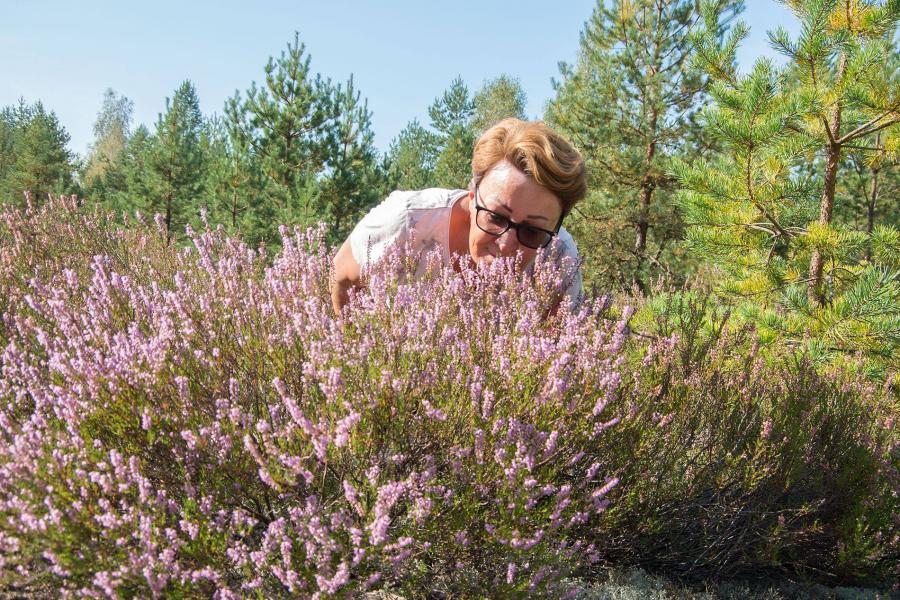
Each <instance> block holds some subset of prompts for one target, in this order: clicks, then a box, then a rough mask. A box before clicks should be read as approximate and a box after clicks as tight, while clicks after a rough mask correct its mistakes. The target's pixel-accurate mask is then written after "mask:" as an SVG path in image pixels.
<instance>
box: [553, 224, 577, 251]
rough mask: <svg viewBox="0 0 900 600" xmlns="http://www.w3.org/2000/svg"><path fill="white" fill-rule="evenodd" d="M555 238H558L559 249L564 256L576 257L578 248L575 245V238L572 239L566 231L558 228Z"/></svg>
mask: <svg viewBox="0 0 900 600" xmlns="http://www.w3.org/2000/svg"><path fill="white" fill-rule="evenodd" d="M557 237H558V238H559V244H560V247H561V248H560V249H561V250H562V253H563V255H564V256H578V246H577V245H576V244H575V238H573V237H572V234H571V233H569V232H568V231H566V228H565V227H560V228H559V233H558V234H557Z"/></svg>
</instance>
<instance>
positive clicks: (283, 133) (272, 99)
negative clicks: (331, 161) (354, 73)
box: [225, 34, 337, 242]
mask: <svg viewBox="0 0 900 600" xmlns="http://www.w3.org/2000/svg"><path fill="white" fill-rule="evenodd" d="M310 60H311V57H310V56H309V55H307V54H306V46H305V44H302V43H301V42H300V40H299V34H295V35H294V41H293V43H290V44H288V46H287V49H286V50H285V51H282V53H281V55H280V56H279V58H278V59H273V58H269V61H268V63H267V64H266V67H265V73H266V78H265V83H264V84H263V85H262V86H261V87H258V86H257V85H256V82H253V83H252V84H251V86H250V89H249V90H248V91H247V94H246V98H244V99H242V98H241V95H240V94H239V93H235V95H234V97H233V98H231V99H230V100H229V101H228V103H227V105H226V107H225V114H226V116H227V118H228V121H229V127H230V128H232V129H234V130H235V131H236V132H238V135H239V137H240V138H241V139H242V140H246V143H247V144H248V145H249V147H250V148H251V149H252V152H253V154H255V155H256V157H257V158H258V160H259V161H260V167H261V169H262V173H263V174H264V175H265V187H264V189H263V191H262V201H263V202H266V203H269V204H271V205H272V206H274V207H275V218H276V222H279V223H297V222H300V223H312V222H314V221H315V220H316V215H315V212H314V211H315V202H316V198H315V196H316V188H315V185H314V183H315V177H316V174H317V173H319V172H320V171H321V170H322V169H323V167H324V166H325V161H326V155H327V152H328V134H329V129H330V126H331V124H332V121H333V120H334V119H335V118H336V116H337V108H336V105H335V99H334V93H333V89H332V84H331V81H330V80H328V79H325V78H323V77H322V76H321V75H319V74H314V73H313V71H312V69H311V67H310ZM276 239H277V231H276V230H275V229H274V227H273V228H272V229H271V231H270V232H269V236H268V240H267V241H270V242H274V241H275V240H276Z"/></svg>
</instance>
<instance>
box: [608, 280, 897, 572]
mask: <svg viewBox="0 0 900 600" xmlns="http://www.w3.org/2000/svg"><path fill="white" fill-rule="evenodd" d="M667 301H668V302H672V303H673V304H675V305H674V306H670V307H669V308H667V309H666V310H663V311H658V312H657V314H658V315H660V316H659V317H658V322H657V323H656V324H655V326H654V328H653V329H655V331H656V332H657V333H658V334H659V339H658V341H655V342H653V343H647V344H640V345H638V346H637V347H636V348H635V356H634V357H633V358H630V359H629V361H628V364H629V365H630V369H629V370H628V371H629V373H625V374H623V379H625V380H626V381H625V382H624V383H623V385H622V387H623V389H628V390H629V393H631V394H633V395H632V396H631V397H629V396H628V394H623V395H621V397H620V402H621V404H616V405H613V406H612V407H610V408H611V409H612V410H614V411H617V412H618V411H623V412H625V413H626V414H628V415H631V416H632V417H633V418H624V419H623V420H622V423H621V425H620V426H619V427H618V428H617V430H616V435H614V436H608V437H605V438H603V439H601V440H599V442H598V443H599V444H601V445H603V446H604V447H605V448H606V454H607V455H608V456H610V457H614V460H615V461H616V462H617V463H618V465H619V466H620V469H621V472H618V473H616V474H617V475H619V476H620V477H621V480H622V487H623V489H624V492H623V495H621V496H618V497H616V499H615V502H614V509H613V510H612V511H611V512H610V514H608V515H607V516H608V518H607V519H605V520H604V521H603V523H602V526H601V529H600V531H599V532H598V533H599V535H601V536H603V538H604V539H605V540H606V545H605V549H606V552H605V555H604V558H606V559H608V560H610V561H614V562H619V563H622V562H626V563H633V564H639V565H642V566H644V567H647V568H652V569H654V570H658V571H665V572H669V573H675V574H678V575H679V576H688V577H690V578H693V579H708V578H711V577H714V578H716V579H721V578H724V577H732V576H752V577H758V576H760V574H762V573H765V572H766V571H767V570H777V571H784V570H785V569H789V570H790V571H793V572H795V573H799V574H801V575H803V576H805V577H810V578H812V579H814V580H818V581H825V582H832V583H847V582H868V583H878V582H884V581H898V580H900V516H898V515H900V428H898V423H897V417H898V415H900V401H898V400H900V398H898V389H897V387H896V384H895V383H893V381H892V380H891V379H889V380H888V381H886V382H882V383H879V382H876V381H872V380H868V379H867V378H865V377H864V376H861V374H862V373H864V372H865V369H864V368H863V365H862V364H861V359H859V358H858V357H857V358H856V359H854V361H852V362H855V364H853V368H852V369H847V370H833V371H826V372H823V371H820V370H817V369H815V368H813V363H811V361H810V360H809V359H808V357H806V356H804V355H800V354H797V355H793V354H789V353H787V354H785V353H782V354H777V353H772V352H771V351H770V352H763V351H762V349H761V348H760V345H759V344H758V343H757V341H756V340H755V338H754V336H753V335H752V331H750V330H747V329H734V328H729V326H728V317H727V314H723V313H722V311H720V310H719V309H718V307H715V306H712V305H711V304H710V303H709V302H708V299H707V298H704V297H701V296H698V295H694V294H693V293H688V294H681V295H679V296H677V297H675V298H670V299H668V300H667ZM625 456H630V457H631V462H629V463H625V462H624V460H623V457H625Z"/></svg>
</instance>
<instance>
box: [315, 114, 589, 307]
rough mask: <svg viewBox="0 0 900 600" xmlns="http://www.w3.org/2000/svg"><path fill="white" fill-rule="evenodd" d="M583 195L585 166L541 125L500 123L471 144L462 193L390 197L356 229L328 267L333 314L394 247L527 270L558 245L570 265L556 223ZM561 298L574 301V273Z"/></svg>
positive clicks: (568, 247) (577, 288)
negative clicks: (514, 260)
mask: <svg viewBox="0 0 900 600" xmlns="http://www.w3.org/2000/svg"><path fill="white" fill-rule="evenodd" d="M586 191H587V187H586V183H585V174H584V161H583V160H582V158H581V155H580V154H579V153H578V151H577V150H575V148H573V147H572V145H571V144H569V142H567V141H566V140H565V139H564V138H563V137H562V136H561V135H559V134H558V133H556V132H555V131H553V130H552V129H550V128H549V127H547V125H545V124H544V123H542V122H540V121H520V120H519V119H505V120H503V121H501V122H500V123H498V124H497V125H495V126H494V127H491V128H490V129H488V130H487V131H486V132H485V133H484V135H482V136H481V138H480V139H479V140H478V142H476V144H475V151H474V153H473V155H472V179H471V181H470V183H469V189H468V190H444V189H437V188H433V189H427V190H421V191H414V192H400V191H397V192H394V193H392V194H391V195H390V196H388V197H387V199H386V200H385V201H384V202H382V203H381V204H380V205H378V206H376V207H375V208H373V209H372V210H371V211H370V212H369V214H367V215H366V216H365V217H364V218H363V219H362V221H360V222H359V224H358V225H357V226H356V227H355V228H354V229H353V231H352V232H351V233H350V237H348V238H347V241H345V242H344V244H343V245H342V246H341V248H340V250H339V251H338V253H337V256H335V259H334V282H333V284H332V290H331V300H332V303H333V305H334V310H335V312H336V313H338V314H340V311H341V309H342V308H343V306H344V305H345V304H346V303H347V296H348V291H349V290H350V289H351V288H352V287H354V286H356V285H358V284H359V282H360V279H361V277H362V274H363V272H364V271H365V270H366V269H367V268H368V267H369V266H370V265H372V264H374V263H375V262H377V261H378V259H379V258H381V256H382V255H383V254H384V251H385V250H386V249H387V247H388V246H390V245H391V244H394V243H400V244H403V243H406V242H407V241H409V240H412V243H413V247H414V248H415V249H416V250H419V249H421V250H425V251H429V250H431V249H433V248H436V249H438V250H439V251H440V252H441V255H442V257H443V261H444V265H447V264H450V256H451V254H458V255H462V256H466V255H468V257H469V258H470V259H471V261H472V262H473V263H475V264H477V263H480V262H481V261H491V260H493V259H494V258H497V257H509V256H515V255H516V253H518V252H521V253H522V259H523V260H522V261H521V264H522V266H523V268H528V267H530V266H531V264H532V262H533V260H534V257H535V255H536V254H537V251H538V249H540V248H545V247H547V246H549V245H550V243H551V242H553V240H554V238H559V242H560V246H559V251H560V253H561V256H570V257H573V258H577V256H578V252H577V248H576V246H575V241H574V240H573V239H572V236H571V235H569V233H568V232H567V231H566V230H565V229H563V228H562V221H563V218H564V217H565V216H566V215H567V214H568V213H569V212H570V211H571V210H572V207H573V206H574V205H575V204H576V203H577V202H579V201H580V200H581V199H582V198H584V195H585V193H586ZM421 267H424V265H421ZM566 293H567V294H569V295H570V296H571V297H572V298H573V299H575V298H576V297H577V296H578V294H580V293H581V275H580V273H579V274H578V275H577V276H576V277H575V279H574V281H573V282H572V284H571V285H570V286H569V288H568V290H567V291H566Z"/></svg>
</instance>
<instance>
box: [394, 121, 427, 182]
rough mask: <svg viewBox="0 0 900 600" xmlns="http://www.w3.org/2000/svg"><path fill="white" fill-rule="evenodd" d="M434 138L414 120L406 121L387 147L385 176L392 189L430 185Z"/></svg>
mask: <svg viewBox="0 0 900 600" xmlns="http://www.w3.org/2000/svg"><path fill="white" fill-rule="evenodd" d="M438 153H439V144H438V139H437V136H435V134H433V133H431V132H430V131H428V130H427V129H425V128H424V127H422V125H420V124H419V121H418V119H413V120H412V121H410V122H409V123H408V124H407V125H406V127H404V128H403V131H401V132H400V134H399V135H398V136H397V137H396V138H395V139H394V140H393V141H392V142H391V147H390V148H389V149H388V160H389V165H390V166H389V170H388V179H389V181H390V182H391V185H392V186H393V187H394V188H395V189H399V190H421V189H425V188H429V187H434V163H435V161H436V160H437V156H438Z"/></svg>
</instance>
